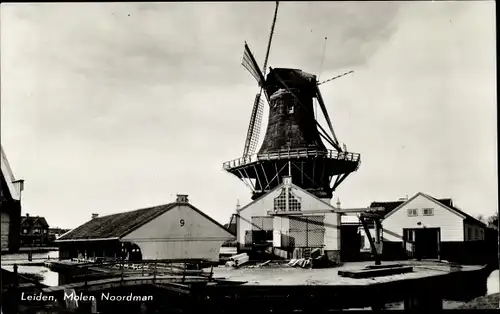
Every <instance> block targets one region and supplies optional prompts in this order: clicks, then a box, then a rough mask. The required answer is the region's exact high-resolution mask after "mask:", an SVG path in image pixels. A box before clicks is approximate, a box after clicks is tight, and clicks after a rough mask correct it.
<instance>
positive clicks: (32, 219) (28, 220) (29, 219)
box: [21, 216, 49, 227]
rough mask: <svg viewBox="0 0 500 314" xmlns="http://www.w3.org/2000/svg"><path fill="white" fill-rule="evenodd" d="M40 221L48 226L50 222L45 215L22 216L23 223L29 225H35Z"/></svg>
mask: <svg viewBox="0 0 500 314" xmlns="http://www.w3.org/2000/svg"><path fill="white" fill-rule="evenodd" d="M37 222H38V223H39V224H41V225H42V226H45V227H48V226H49V224H48V223H47V220H46V219H45V217H39V216H35V217H32V216H29V217H27V216H21V225H24V224H28V225H29V226H33V225H34V224H35V223H37Z"/></svg>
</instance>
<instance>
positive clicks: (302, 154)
mask: <svg viewBox="0 0 500 314" xmlns="http://www.w3.org/2000/svg"><path fill="white" fill-rule="evenodd" d="M308 157H326V158H329V159H337V160H346V161H353V162H358V163H359V162H360V154H358V153H349V152H337V151H335V150H326V151H318V150H317V149H307V148H299V149H286V150H280V151H276V152H273V153H267V154H253V155H249V156H243V157H240V158H237V159H234V160H230V161H227V162H225V163H224V164H223V168H224V170H229V169H232V168H238V167H241V166H244V165H247V164H250V163H253V162H256V161H262V160H279V159H293V158H308Z"/></svg>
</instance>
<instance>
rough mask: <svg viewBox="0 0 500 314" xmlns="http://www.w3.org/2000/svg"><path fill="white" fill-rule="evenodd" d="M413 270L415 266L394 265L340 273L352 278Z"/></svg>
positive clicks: (403, 272) (387, 274)
mask: <svg viewBox="0 0 500 314" xmlns="http://www.w3.org/2000/svg"><path fill="white" fill-rule="evenodd" d="M412 271H413V267H411V266H404V267H392V268H379V269H359V270H339V272H338V274H339V276H341V277H350V278H356V279H357V278H369V277H380V276H389V275H397V274H405V273H410V272H412Z"/></svg>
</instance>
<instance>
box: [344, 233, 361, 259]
mask: <svg viewBox="0 0 500 314" xmlns="http://www.w3.org/2000/svg"><path fill="white" fill-rule="evenodd" d="M358 229H359V226H358V225H353V226H349V225H344V226H341V227H340V248H341V249H340V258H341V260H342V261H345V262H351V261H357V260H359V258H360V249H361V235H360V234H359V232H358Z"/></svg>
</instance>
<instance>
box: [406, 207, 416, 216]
mask: <svg viewBox="0 0 500 314" xmlns="http://www.w3.org/2000/svg"><path fill="white" fill-rule="evenodd" d="M415 216H418V212H417V209H416V208H410V209H408V217H415Z"/></svg>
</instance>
